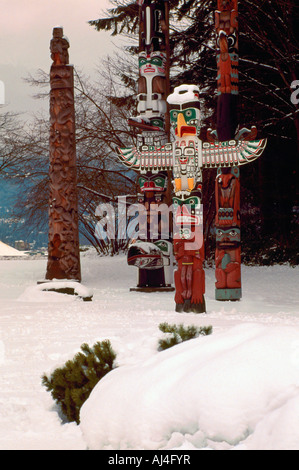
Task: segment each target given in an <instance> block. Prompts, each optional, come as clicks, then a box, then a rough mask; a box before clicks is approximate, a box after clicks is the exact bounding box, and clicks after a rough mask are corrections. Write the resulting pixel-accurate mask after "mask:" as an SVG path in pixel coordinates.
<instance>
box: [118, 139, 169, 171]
mask: <svg viewBox="0 0 299 470" xmlns="http://www.w3.org/2000/svg"><path fill="white" fill-rule="evenodd" d="M116 150H117V154H118V158H119V159H120V160H121V162H122V163H123V164H124V165H126V166H128V167H130V168H131V169H132V170H137V171H140V173H146V172H147V171H151V172H152V173H158V172H159V171H167V170H169V169H171V168H172V160H173V146H172V144H171V143H169V144H166V145H165V146H163V147H160V148H156V147H153V146H148V145H143V146H142V147H141V149H140V150H139V149H137V147H128V148H120V147H117V149H116Z"/></svg>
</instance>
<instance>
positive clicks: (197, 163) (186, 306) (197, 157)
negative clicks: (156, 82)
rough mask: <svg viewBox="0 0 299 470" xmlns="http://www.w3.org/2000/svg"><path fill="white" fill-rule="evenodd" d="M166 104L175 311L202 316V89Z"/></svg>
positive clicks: (183, 91)
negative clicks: (171, 137) (170, 142)
mask: <svg viewBox="0 0 299 470" xmlns="http://www.w3.org/2000/svg"><path fill="white" fill-rule="evenodd" d="M167 101H168V103H169V109H170V122H171V125H172V126H173V129H174V135H175V142H174V144H173V162H172V163H173V167H172V171H173V183H174V188H173V191H174V197H173V217H174V227H175V230H174V237H173V250H174V255H175V258H176V261H177V269H176V271H175V273H174V280H175V310H176V311H177V312H183V311H184V312H194V313H203V312H205V311H206V307H205V298H204V293H205V273H204V269H203V263H204V242H203V213H202V205H201V197H202V171H201V169H202V163H203V162H202V142H201V141H200V140H199V138H198V132H199V129H200V104H199V89H198V87H197V86H194V85H181V86H179V87H176V88H175V89H174V92H173V93H172V94H171V95H170V96H169V97H168V99H167Z"/></svg>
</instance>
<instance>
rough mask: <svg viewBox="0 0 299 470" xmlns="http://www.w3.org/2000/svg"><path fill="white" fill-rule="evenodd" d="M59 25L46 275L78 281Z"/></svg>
mask: <svg viewBox="0 0 299 470" xmlns="http://www.w3.org/2000/svg"><path fill="white" fill-rule="evenodd" d="M68 48H69V42H68V40H67V39H66V38H65V37H64V36H63V29H62V28H54V29H53V38H52V40H51V43H50V50H51V58H52V60H53V64H52V66H51V70H50V169H49V172H50V198H49V246H48V264H47V273H46V279H48V280H53V279H68V280H75V281H79V282H80V281H81V269H80V255H79V230H78V194H77V169H76V145H75V111H74V83H73V67H72V66H71V65H69V56H68Z"/></svg>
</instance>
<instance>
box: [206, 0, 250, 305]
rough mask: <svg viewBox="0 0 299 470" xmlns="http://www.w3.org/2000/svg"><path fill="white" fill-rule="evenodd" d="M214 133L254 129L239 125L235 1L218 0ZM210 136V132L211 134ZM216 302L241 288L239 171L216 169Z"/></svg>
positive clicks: (220, 136)
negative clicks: (240, 127)
mask: <svg viewBox="0 0 299 470" xmlns="http://www.w3.org/2000/svg"><path fill="white" fill-rule="evenodd" d="M215 27H216V36H217V94H218V102H217V131H216V132H214V138H216V140H218V141H219V142H223V141H228V140H231V139H236V140H240V139H243V140H249V139H252V138H255V137H256V134H257V131H256V128H254V127H253V128H252V129H251V131H249V130H248V129H242V130H241V131H240V132H239V133H238V134H237V135H236V129H237V126H238V118H237V101H238V66H239V56H238V1H237V0H217V11H216V13H215ZM212 134H213V133H212ZM215 196H216V219H215V228H216V255H215V264H216V273H215V275H216V284H215V297H216V300H239V299H240V298H241V297H242V289H241V227H240V170H239V168H238V167H232V168H218V171H217V176H216V183H215Z"/></svg>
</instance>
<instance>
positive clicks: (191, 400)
mask: <svg viewBox="0 0 299 470" xmlns="http://www.w3.org/2000/svg"><path fill="white" fill-rule="evenodd" d="M298 340H299V328H293V327H292V328H290V327H280V328H279V329H278V327H269V326H263V325H258V324H245V325H241V326H236V327H233V328H231V329H229V330H228V331H226V332H222V333H220V334H214V335H212V336H208V337H199V338H196V339H193V340H190V341H187V342H185V343H181V344H180V345H178V346H175V347H172V348H171V349H169V350H167V351H164V352H160V353H157V354H156V355H155V356H154V357H152V358H151V359H149V360H147V361H145V362H143V363H140V364H138V365H134V366H123V367H120V368H118V369H115V370H114V371H112V372H110V373H109V374H108V375H107V376H106V377H105V378H104V379H103V380H102V381H100V382H99V383H98V385H97V386H96V388H95V389H94V390H93V392H92V394H91V396H90V397H89V399H88V400H87V401H86V402H85V404H84V405H83V407H82V409H81V429H82V432H83V436H84V438H85V440H86V442H87V444H88V446H89V448H90V449H122V450H127V449H160V450H161V449H174V448H184V449H186V448H189V449H190V448H193V449H199V448H211V449H217V448H219V447H221V446H222V447H224V448H236V447H237V448H238V447H239V448H243V449H246V450H247V449H272V450H275V449H288V450H291V449H297V450H298V449H299V427H298V423H299V341H298Z"/></svg>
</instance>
